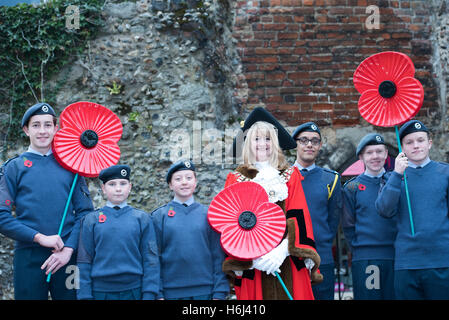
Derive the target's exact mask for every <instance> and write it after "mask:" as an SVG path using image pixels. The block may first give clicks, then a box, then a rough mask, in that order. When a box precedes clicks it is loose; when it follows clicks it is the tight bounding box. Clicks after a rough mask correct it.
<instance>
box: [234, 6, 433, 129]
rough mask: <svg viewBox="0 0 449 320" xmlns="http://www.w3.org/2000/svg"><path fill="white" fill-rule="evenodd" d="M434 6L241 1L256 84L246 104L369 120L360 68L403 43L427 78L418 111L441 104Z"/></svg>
mask: <svg viewBox="0 0 449 320" xmlns="http://www.w3.org/2000/svg"><path fill="white" fill-rule="evenodd" d="M369 5H376V6H377V7H378V8H379V14H380V25H379V29H371V30H369V29H368V28H367V27H366V25H365V22H366V21H367V19H368V18H369V17H370V15H371V14H372V11H369V12H368V13H366V10H367V7H368V6H369ZM428 10H430V8H429V4H428V1H405V0H395V1H393V0H381V1H372V0H263V1H262V0H260V1H259V0H254V1H247V0H245V1H243V0H238V1H236V7H235V13H236V14H235V28H234V34H233V36H234V38H235V39H236V40H237V47H238V48H239V54H240V57H241V60H242V64H243V73H244V74H245V76H246V81H247V86H248V89H249V90H248V96H247V99H246V101H242V102H243V104H244V105H245V106H247V107H249V108H252V107H254V106H257V105H262V106H265V107H266V108H267V109H268V110H270V111H272V112H273V114H274V115H275V116H276V117H278V118H280V119H283V120H285V121H286V122H287V124H288V125H291V126H295V125H297V124H298V122H305V121H315V122H317V123H318V124H319V125H322V126H328V125H331V126H333V127H338V126H354V125H358V124H364V123H365V124H366V122H365V120H364V119H363V118H361V117H360V114H359V112H358V108H357V102H358V98H359V96H360V95H359V93H358V92H357V91H356V90H355V88H354V85H353V82H352V75H353V73H354V71H355V69H356V68H357V66H358V65H359V64H360V62H362V61H363V60H364V59H365V58H367V57H369V56H370V55H372V54H375V53H378V52H382V51H399V52H403V53H405V54H407V55H409V56H410V58H411V59H412V60H413V62H414V64H415V68H416V74H415V76H416V77H417V78H418V79H419V80H420V81H421V83H422V84H423V86H424V90H425V101H424V104H423V107H422V109H421V111H420V112H419V114H418V116H420V115H421V116H423V115H426V114H428V113H429V109H432V108H433V109H435V110H432V111H433V112H435V111H437V109H438V108H437V106H436V103H435V102H436V100H437V93H436V87H435V84H434V82H433V81H432V65H431V62H430V60H431V55H432V44H431V41H430V40H429V39H430V34H431V29H430V23H429V19H430V18H429V12H428Z"/></svg>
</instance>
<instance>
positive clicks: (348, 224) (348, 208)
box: [341, 182, 356, 251]
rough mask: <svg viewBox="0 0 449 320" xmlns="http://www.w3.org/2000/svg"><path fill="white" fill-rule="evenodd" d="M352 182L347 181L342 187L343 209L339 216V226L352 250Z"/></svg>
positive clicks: (353, 197)
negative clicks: (340, 216)
mask: <svg viewBox="0 0 449 320" xmlns="http://www.w3.org/2000/svg"><path fill="white" fill-rule="evenodd" d="M352 187H353V186H352V183H351V182H349V184H347V185H346V186H345V187H344V188H343V211H342V218H341V226H342V228H343V232H344V234H345V237H346V240H347V243H348V245H349V247H350V249H351V251H353V248H352V242H353V240H354V234H355V220H356V217H355V196H356V191H355V190H353V189H352Z"/></svg>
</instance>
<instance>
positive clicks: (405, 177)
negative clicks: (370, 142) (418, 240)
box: [394, 126, 415, 236]
mask: <svg viewBox="0 0 449 320" xmlns="http://www.w3.org/2000/svg"><path fill="white" fill-rule="evenodd" d="M394 128H395V131H396V139H397V141H398V149H399V153H401V152H402V148H401V139H400V138H399V130H398V126H394ZM404 185H405V195H406V197H407V205H408V216H409V219H410V228H411V231H412V236H415V227H414V225H413V215H412V206H411V204H410V195H409V192H408V184H407V175H406V174H405V171H404Z"/></svg>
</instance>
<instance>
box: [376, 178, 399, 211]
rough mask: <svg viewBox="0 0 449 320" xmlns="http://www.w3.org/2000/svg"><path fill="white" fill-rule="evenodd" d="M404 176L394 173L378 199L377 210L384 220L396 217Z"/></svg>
mask: <svg viewBox="0 0 449 320" xmlns="http://www.w3.org/2000/svg"><path fill="white" fill-rule="evenodd" d="M402 177H403V176H402V175H400V174H399V173H397V172H395V171H393V173H392V174H391V175H390V177H389V178H388V180H387V183H386V184H385V185H384V186H383V188H382V190H381V191H380V193H379V196H378V197H377V199H376V203H375V206H376V210H377V213H378V214H379V215H381V216H382V217H384V218H391V217H393V216H395V215H396V214H397V212H398V209H399V200H400V197H401V184H402Z"/></svg>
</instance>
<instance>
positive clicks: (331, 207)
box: [328, 175, 343, 236]
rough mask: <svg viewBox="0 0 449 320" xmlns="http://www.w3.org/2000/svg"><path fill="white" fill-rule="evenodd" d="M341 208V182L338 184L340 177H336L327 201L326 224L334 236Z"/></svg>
mask: <svg viewBox="0 0 449 320" xmlns="http://www.w3.org/2000/svg"><path fill="white" fill-rule="evenodd" d="M333 183H334V181H332V184H330V187H332V185H333ZM342 207H343V200H342V191H341V182H340V175H338V180H337V183H336V185H335V188H334V191H333V193H332V195H331V197H330V199H329V201H328V212H329V216H328V224H329V229H330V230H331V232H332V234H333V235H334V236H335V235H336V234H337V230H338V225H339V223H340V216H341V211H342Z"/></svg>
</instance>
